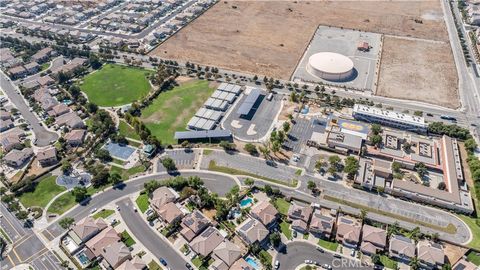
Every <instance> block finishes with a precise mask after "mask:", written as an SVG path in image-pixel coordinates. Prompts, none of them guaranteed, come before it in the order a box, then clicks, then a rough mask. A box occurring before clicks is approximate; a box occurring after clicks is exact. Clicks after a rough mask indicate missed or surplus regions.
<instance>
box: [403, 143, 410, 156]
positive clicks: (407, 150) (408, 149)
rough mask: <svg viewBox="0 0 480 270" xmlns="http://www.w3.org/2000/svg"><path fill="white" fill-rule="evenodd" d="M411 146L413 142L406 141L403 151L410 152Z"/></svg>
mask: <svg viewBox="0 0 480 270" xmlns="http://www.w3.org/2000/svg"><path fill="white" fill-rule="evenodd" d="M411 148H412V144H411V143H409V142H404V143H403V146H402V149H403V151H405V153H407V154H409V153H410V150H411Z"/></svg>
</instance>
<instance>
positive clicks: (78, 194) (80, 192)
mask: <svg viewBox="0 0 480 270" xmlns="http://www.w3.org/2000/svg"><path fill="white" fill-rule="evenodd" d="M71 192H72V195H73V196H74V197H75V201H76V202H81V201H83V200H85V198H87V194H88V192H87V188H85V187H74V188H73V190H72V191H71Z"/></svg>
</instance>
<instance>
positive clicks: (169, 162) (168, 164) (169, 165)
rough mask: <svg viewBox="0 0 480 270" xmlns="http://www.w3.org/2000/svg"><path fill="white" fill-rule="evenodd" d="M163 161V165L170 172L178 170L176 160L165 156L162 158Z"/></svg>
mask: <svg viewBox="0 0 480 270" xmlns="http://www.w3.org/2000/svg"><path fill="white" fill-rule="evenodd" d="M161 163H162V165H163V167H165V169H166V170H167V171H169V172H170V171H175V170H177V166H176V165H175V161H174V160H173V159H172V158H171V157H165V158H163V159H161Z"/></svg>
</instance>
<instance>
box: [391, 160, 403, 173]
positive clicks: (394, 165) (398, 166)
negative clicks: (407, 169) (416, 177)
mask: <svg viewBox="0 0 480 270" xmlns="http://www.w3.org/2000/svg"><path fill="white" fill-rule="evenodd" d="M401 168H402V164H400V163H399V162H397V161H394V162H392V171H393V172H394V173H400V169H401Z"/></svg>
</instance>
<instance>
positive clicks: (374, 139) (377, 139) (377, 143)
mask: <svg viewBox="0 0 480 270" xmlns="http://www.w3.org/2000/svg"><path fill="white" fill-rule="evenodd" d="M370 141H371V142H372V144H373V145H375V146H377V147H379V146H380V144H381V143H382V136H380V135H378V134H375V135H373V136H372V137H370Z"/></svg>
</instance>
